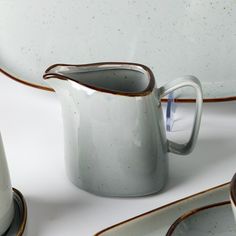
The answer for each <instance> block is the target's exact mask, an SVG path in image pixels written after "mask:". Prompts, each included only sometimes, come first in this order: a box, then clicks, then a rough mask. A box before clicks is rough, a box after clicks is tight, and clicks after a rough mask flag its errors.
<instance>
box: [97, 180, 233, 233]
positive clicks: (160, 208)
mask: <svg viewBox="0 0 236 236" xmlns="http://www.w3.org/2000/svg"><path fill="white" fill-rule="evenodd" d="M229 183H230V182H227V183H224V184H221V185H218V186H215V187H213V188H209V189H206V190H204V191H201V192H199V193H195V194H193V195H190V196H188V197H185V198H181V199H179V200H177V201H174V202H171V203H169V204H166V205H164V206H161V207H158V208H155V209H153V210H151V211H148V212H145V213H143V214H140V215H137V216H135V217H132V218H129V219H128V220H125V221H122V222H120V223H117V224H115V225H112V226H110V227H108V228H106V229H103V230H101V231H99V232H98V233H96V234H95V235H94V236H102V234H103V233H105V232H107V231H109V230H111V229H114V228H116V227H118V226H121V225H123V224H126V223H128V222H130V221H133V220H136V219H139V218H142V217H144V216H147V215H149V214H152V213H154V212H156V211H159V210H162V209H165V208H167V207H170V206H172V205H174V204H176V203H179V202H182V201H184V200H187V199H190V198H192V197H196V196H199V195H201V194H204V193H207V192H209V191H212V190H215V189H218V188H221V187H224V186H226V185H228V184H229Z"/></svg>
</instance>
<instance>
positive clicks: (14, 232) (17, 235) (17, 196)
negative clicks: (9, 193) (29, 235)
mask: <svg viewBox="0 0 236 236" xmlns="http://www.w3.org/2000/svg"><path fill="white" fill-rule="evenodd" d="M13 199H14V205H15V216H14V219H13V222H12V223H11V225H10V228H9V229H8V230H7V232H6V233H5V234H4V236H22V235H23V234H24V231H25V227H26V220H27V207H26V202H25V200H24V197H23V195H22V194H21V193H20V192H19V191H18V190H17V189H14V188H13Z"/></svg>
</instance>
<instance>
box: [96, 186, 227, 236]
mask: <svg viewBox="0 0 236 236" xmlns="http://www.w3.org/2000/svg"><path fill="white" fill-rule="evenodd" d="M225 200H229V183H227V184H224V185H220V186H218V187H215V188H212V189H209V190H206V191H204V192H201V193H198V194H195V195H192V196H189V197H187V198H184V199H181V200H178V201H176V202H173V203H170V204H167V205H165V206H162V207H160V208H157V209H154V210H152V211H149V212H146V213H144V214H142V215H139V216H136V217H134V218H131V219H128V220H126V221H123V222H121V223H118V224H116V225H113V226H111V227H109V228H107V229H104V230H102V231H100V232H99V233H97V234H95V236H128V235H129V236H131V235H135V236H156V235H160V236H162V235H166V233H167V232H168V229H169V227H170V226H171V224H172V223H173V222H174V221H175V220H176V219H177V218H179V217H180V216H181V215H183V214H184V213H185V212H187V211H190V210H191V209H195V208H199V207H202V206H205V205H209V204H214V203H217V202H222V201H225Z"/></svg>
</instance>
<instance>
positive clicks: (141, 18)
mask: <svg viewBox="0 0 236 236" xmlns="http://www.w3.org/2000/svg"><path fill="white" fill-rule="evenodd" d="M0 9H1V14H0V52H1V54H0V68H1V72H2V73H5V74H6V75H8V76H9V77H10V78H13V79H15V80H17V81H21V82H23V83H24V84H27V85H31V86H34V87H37V88H42V89H46V90H50V91H51V90H52V89H50V88H48V87H47V85H46V84H44V81H43V79H42V75H43V73H44V71H45V69H46V68H47V67H48V66H49V65H52V64H55V63H67V64H86V63H94V62H104V61H126V62H137V63H141V64H145V65H147V66H149V67H150V68H151V69H152V70H153V72H154V74H155V77H156V80H157V85H158V87H160V86H161V85H163V84H164V83H166V82H168V81H170V80H173V79H174V78H176V77H179V76H182V75H188V74H192V75H195V76H196V77H198V78H199V79H200V80H201V82H202V85H203V91H204V98H205V100H206V101H209V100H210V101H222V100H233V99H236V67H235V59H236V44H235V41H236V34H235V27H236V4H235V2H234V1H210V0H196V1H190V2H189V1H185V0H176V1H174V2H173V1H171V0H158V1H126V0H120V1H104V0H96V1H95V0H78V1H74V0H67V1H59V2H58V1H54V0H41V1H37V0H21V1H17V0H11V1H7V0H1V1H0ZM9 19H10V20H9ZM219 19H220V21H219ZM182 94H183V96H182V98H186V99H192V98H194V96H193V94H192V92H189V90H183V91H182Z"/></svg>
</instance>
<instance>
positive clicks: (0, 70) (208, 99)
mask: <svg viewBox="0 0 236 236" xmlns="http://www.w3.org/2000/svg"><path fill="white" fill-rule="evenodd" d="M0 73H3V74H4V75H6V76H7V77H8V78H10V79H12V80H15V81H16V82H19V83H21V84H24V85H26V86H30V87H33V88H36V89H41V90H45V91H48V92H55V91H54V90H53V89H52V88H50V87H47V86H43V85H39V84H35V83H30V82H27V81H25V80H22V79H19V78H17V77H15V76H13V75H11V74H10V73H8V72H7V71H5V70H3V69H2V68H0ZM166 101H167V99H162V102H166ZM230 101H236V96H231V97H223V98H204V99H203V102H204V103H213V102H230ZM175 102H181V103H193V102H195V99H188V98H179V99H175Z"/></svg>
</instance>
